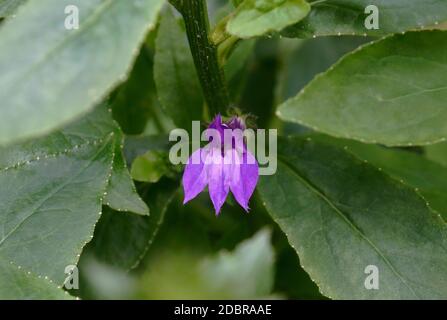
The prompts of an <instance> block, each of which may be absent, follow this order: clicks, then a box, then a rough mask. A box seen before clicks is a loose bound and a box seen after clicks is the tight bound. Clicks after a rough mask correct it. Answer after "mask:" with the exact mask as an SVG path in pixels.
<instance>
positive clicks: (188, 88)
mask: <svg viewBox="0 0 447 320" xmlns="http://www.w3.org/2000/svg"><path fill="white" fill-rule="evenodd" d="M160 20H161V21H160V27H159V30H158V35H157V39H156V51H155V58H154V59H155V62H154V64H155V65H154V78H155V85H156V87H157V92H158V96H159V99H160V102H161V105H162V107H163V108H164V110H165V112H166V113H167V114H168V115H169V116H170V117H171V118H172V119H173V120H174V123H175V124H176V125H177V126H179V127H180V128H183V129H186V130H188V131H190V130H191V122H192V121H194V120H200V119H201V118H202V109H203V97H202V95H201V89H200V83H199V80H198V77H197V73H196V69H195V66H194V61H193V58H192V55H191V51H190V49H189V45H188V41H187V38H186V33H185V31H184V28H182V26H181V25H180V24H179V23H178V21H177V19H176V18H175V17H174V16H173V14H172V12H171V11H170V10H167V11H165V12H164V13H163V15H162V17H161V19H160Z"/></svg>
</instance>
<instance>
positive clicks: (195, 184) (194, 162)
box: [183, 148, 208, 204]
mask: <svg viewBox="0 0 447 320" xmlns="http://www.w3.org/2000/svg"><path fill="white" fill-rule="evenodd" d="M207 152H208V150H207V149H205V148H202V149H198V150H196V151H195V152H194V153H193V154H192V155H191V157H190V158H189V159H188V163H187V164H186V167H185V172H184V173H183V190H184V193H185V198H184V200H183V204H185V203H187V202H188V201H189V200H191V199H193V198H195V197H196V196H197V195H198V194H199V193H200V192H202V191H203V189H204V188H205V187H206V185H207V183H208V177H207V172H206V170H205V164H204V161H203V159H205V158H206V156H207Z"/></svg>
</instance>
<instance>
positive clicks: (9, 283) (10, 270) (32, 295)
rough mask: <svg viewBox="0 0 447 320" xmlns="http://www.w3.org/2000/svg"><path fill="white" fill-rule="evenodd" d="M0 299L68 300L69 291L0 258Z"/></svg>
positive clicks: (69, 297)
mask: <svg viewBox="0 0 447 320" xmlns="http://www.w3.org/2000/svg"><path fill="white" fill-rule="evenodd" d="M0 283H1V284H2V285H1V286H0V299H2V300H68V299H73V298H72V297H71V296H70V295H69V294H68V293H67V292H65V291H63V290H62V289H61V288H58V287H57V286H56V285H55V284H54V283H51V282H50V281H49V280H47V279H44V278H38V277H36V276H35V275H33V274H30V273H27V272H25V271H24V270H23V269H19V268H18V267H17V266H15V265H13V264H10V263H6V262H5V261H3V260H2V259H1V258H0Z"/></svg>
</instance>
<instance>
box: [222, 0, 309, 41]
mask: <svg viewBox="0 0 447 320" xmlns="http://www.w3.org/2000/svg"><path fill="white" fill-rule="evenodd" d="M309 11H310V5H309V4H308V3H307V2H306V1H304V0H273V1H271V0H245V1H244V2H243V3H242V4H241V5H239V6H238V8H237V9H236V12H235V13H234V16H233V17H231V19H230V21H228V24H227V32H228V33H230V34H232V35H235V36H237V37H239V38H251V37H256V36H262V35H264V34H266V33H269V32H273V31H281V30H282V29H284V28H285V27H287V26H289V25H291V24H293V23H297V22H298V21H300V20H302V19H303V18H304V17H305V16H306V15H307V14H308V13H309Z"/></svg>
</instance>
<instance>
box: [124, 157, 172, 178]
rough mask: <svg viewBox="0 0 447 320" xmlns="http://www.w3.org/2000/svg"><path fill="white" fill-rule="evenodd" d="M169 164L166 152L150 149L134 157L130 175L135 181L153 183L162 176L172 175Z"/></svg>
mask: <svg viewBox="0 0 447 320" xmlns="http://www.w3.org/2000/svg"><path fill="white" fill-rule="evenodd" d="M171 166H172V165H171V164H170V162H169V157H168V155H167V154H166V152H163V151H156V150H151V151H148V152H146V153H145V154H143V155H142V156H138V157H137V158H136V159H135V161H134V162H133V163H132V169H131V175H132V178H133V179H135V180H137V181H142V182H150V183H155V182H158V180H160V179H161V177H163V176H168V177H173V173H174V172H173V170H172V168H171Z"/></svg>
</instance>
